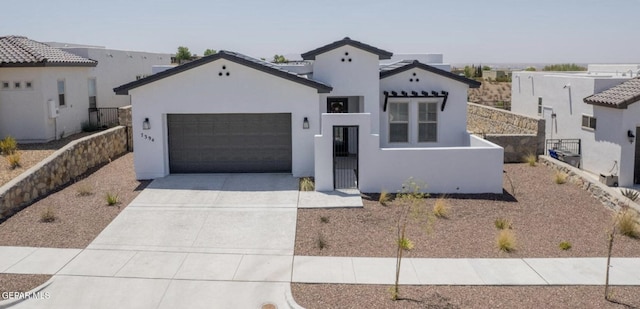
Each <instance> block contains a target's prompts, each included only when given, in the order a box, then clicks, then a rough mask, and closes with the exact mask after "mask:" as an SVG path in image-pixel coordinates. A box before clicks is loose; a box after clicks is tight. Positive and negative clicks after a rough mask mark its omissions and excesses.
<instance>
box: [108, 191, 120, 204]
mask: <svg viewBox="0 0 640 309" xmlns="http://www.w3.org/2000/svg"><path fill="white" fill-rule="evenodd" d="M106 199H107V205H109V206H113V205H115V204H118V195H117V194H113V193H111V192H107V196H106Z"/></svg>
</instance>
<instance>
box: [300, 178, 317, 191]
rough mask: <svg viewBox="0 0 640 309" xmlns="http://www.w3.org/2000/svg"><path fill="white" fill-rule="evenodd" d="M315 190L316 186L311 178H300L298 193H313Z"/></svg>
mask: <svg viewBox="0 0 640 309" xmlns="http://www.w3.org/2000/svg"><path fill="white" fill-rule="evenodd" d="M315 189H316V185H315V183H314V182H313V179H311V177H302V178H300V191H314V190H315Z"/></svg>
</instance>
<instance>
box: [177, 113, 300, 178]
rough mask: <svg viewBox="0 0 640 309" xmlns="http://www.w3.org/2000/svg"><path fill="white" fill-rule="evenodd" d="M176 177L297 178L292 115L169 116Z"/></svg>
mask: <svg viewBox="0 0 640 309" xmlns="http://www.w3.org/2000/svg"><path fill="white" fill-rule="evenodd" d="M167 123H168V134H169V169H170V172H171V173H259V172H291V114H171V115H167Z"/></svg>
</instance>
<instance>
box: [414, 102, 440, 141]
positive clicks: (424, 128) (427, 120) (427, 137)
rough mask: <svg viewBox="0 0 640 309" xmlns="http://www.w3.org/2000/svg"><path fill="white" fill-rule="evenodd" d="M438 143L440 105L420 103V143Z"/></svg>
mask: <svg viewBox="0 0 640 309" xmlns="http://www.w3.org/2000/svg"><path fill="white" fill-rule="evenodd" d="M437 141H438V104H437V103H435V102H431V103H418V142H437Z"/></svg>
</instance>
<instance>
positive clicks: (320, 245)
mask: <svg viewBox="0 0 640 309" xmlns="http://www.w3.org/2000/svg"><path fill="white" fill-rule="evenodd" d="M316 247H318V249H320V250H322V249H324V248H326V247H327V240H326V239H324V236H323V235H322V234H318V238H317V239H316Z"/></svg>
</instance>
